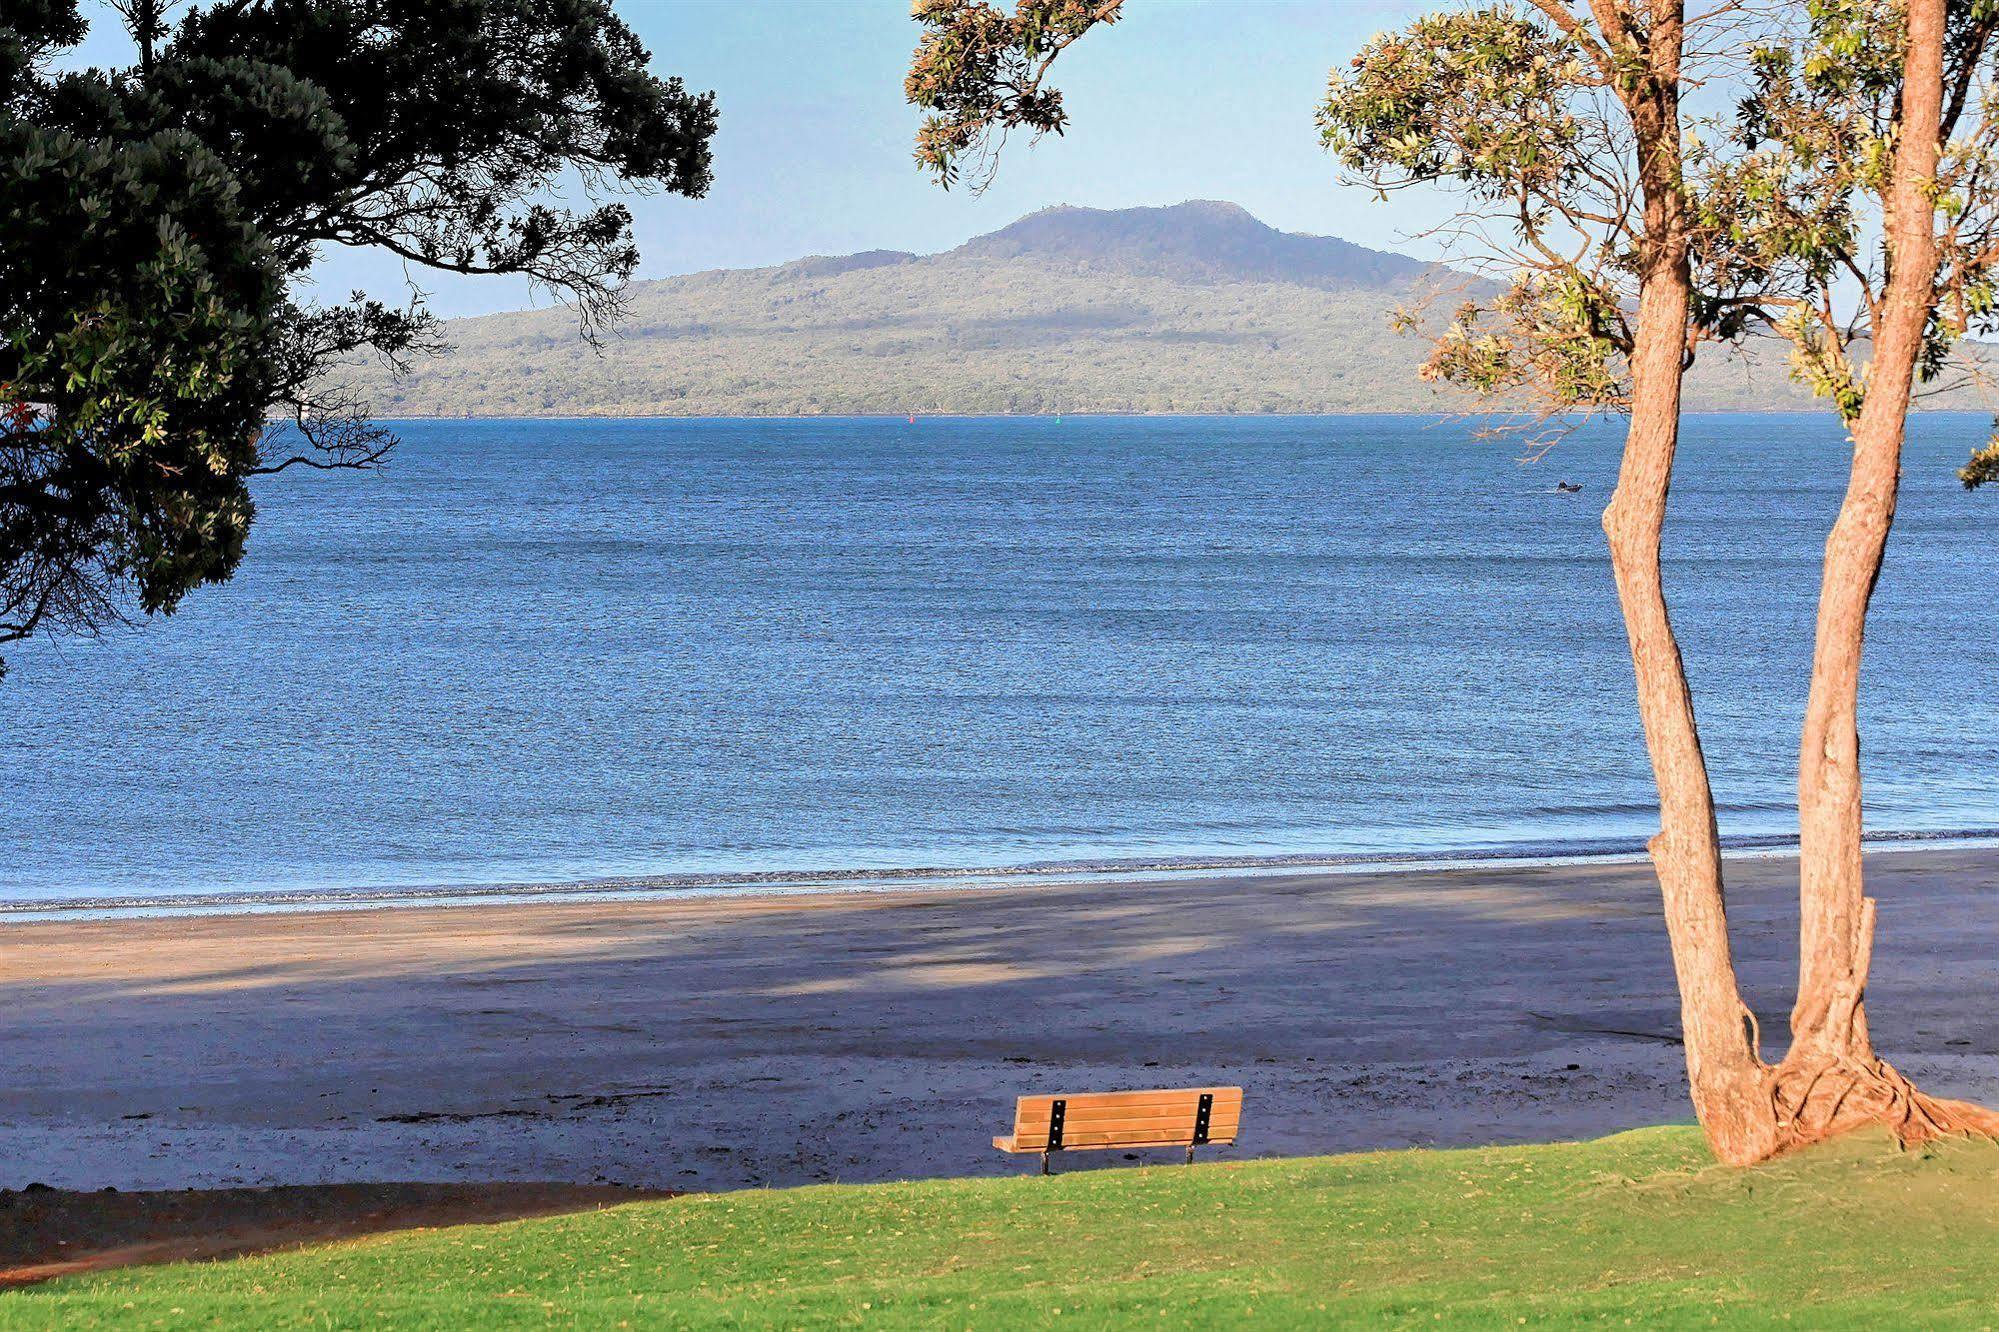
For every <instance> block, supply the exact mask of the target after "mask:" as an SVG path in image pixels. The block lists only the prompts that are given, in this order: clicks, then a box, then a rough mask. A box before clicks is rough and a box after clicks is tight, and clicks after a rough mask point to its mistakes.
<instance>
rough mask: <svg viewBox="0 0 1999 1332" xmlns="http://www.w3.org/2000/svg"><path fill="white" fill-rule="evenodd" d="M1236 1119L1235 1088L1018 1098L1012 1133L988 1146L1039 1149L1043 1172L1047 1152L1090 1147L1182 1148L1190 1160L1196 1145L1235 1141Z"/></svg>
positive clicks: (1237, 1099) (1237, 1095)
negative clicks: (1185, 1150)
mask: <svg viewBox="0 0 1999 1332" xmlns="http://www.w3.org/2000/svg"><path fill="white" fill-rule="evenodd" d="M1241 1119H1242V1088H1240V1087H1182V1088H1177V1089H1174V1090H1169V1091H1127V1092H1090V1093H1086V1094H1084V1095H1081V1096H1070V1095H1064V1096H1023V1097H1021V1098H1020V1100H1019V1101H1018V1102H1017V1103H1016V1104H1015V1107H1014V1112H1013V1135H1012V1136H1011V1137H1006V1138H994V1139H993V1146H995V1147H997V1148H999V1149H1000V1150H1001V1151H1003V1152H1040V1153H1041V1173H1042V1174H1044V1175H1045V1174H1047V1173H1048V1158H1049V1156H1050V1154H1051V1153H1054V1152H1073V1151H1078V1150H1083V1149H1092V1148H1114V1147H1185V1148H1186V1149H1187V1160H1188V1162H1189V1163H1190V1164H1191V1163H1192V1162H1193V1160H1194V1149H1195V1148H1196V1147H1206V1146H1209V1145H1215V1146H1222V1145H1225V1144H1228V1143H1232V1142H1234V1141H1235V1135H1236V1125H1237V1124H1238V1123H1239V1122H1240V1121H1241Z"/></svg>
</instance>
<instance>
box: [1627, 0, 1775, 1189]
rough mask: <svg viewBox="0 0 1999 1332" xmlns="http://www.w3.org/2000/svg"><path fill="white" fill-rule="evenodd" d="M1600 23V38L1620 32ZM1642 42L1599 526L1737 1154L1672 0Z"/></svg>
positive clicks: (1752, 1058)
mask: <svg viewBox="0 0 1999 1332" xmlns="http://www.w3.org/2000/svg"><path fill="white" fill-rule="evenodd" d="M1635 31H1636V29H1629V28H1627V29H1626V32H1635ZM1610 35H1611V36H1612V38H1613V41H1614V42H1615V41H1616V40H1617V38H1618V36H1619V34H1616V33H1612V34H1610ZM1644 40H1645V44H1646V46H1647V47H1648V48H1649V49H1648V51H1647V56H1648V65H1649V69H1648V72H1647V74H1646V76H1645V77H1643V78H1642V79H1641V80H1639V81H1638V82H1637V83H1636V84H1635V86H1633V87H1631V88H1629V89H1627V90H1626V91H1625V92H1624V93H1623V96H1624V98H1625V102H1626V106H1627V107H1628V108H1629V110H1630V112H1631V117H1632V123H1633V128H1634V129H1635V131H1636V140H1637V150H1638V159H1639V176H1640V183H1641V185H1642V187H1643V189H1644V195H1645V235H1644V242H1643V244H1644V249H1643V256H1642V263H1643V268H1642V270H1641V273H1640V279H1639V296H1638V317H1637V324H1636V328H1635V330H1634V333H1633V342H1632V350H1631V357H1630V365H1631V386H1632V396H1631V421H1630V429H1629V432H1628V433H1627V435H1626V437H1625V443H1624V457H1623V461H1622V463H1621V465H1620V467H1619V470H1618V478H1617V489H1616V492H1615V493H1614V494H1612V496H1611V499H1610V504H1609V506H1608V507H1607V508H1605V510H1604V513H1603V527H1604V532H1605V534H1606V536H1608V538H1609V540H1610V555H1611V566H1612V569H1613V570H1614V572H1615V574H1616V578H1617V595H1618V602H1619V604H1620V606H1621V607H1622V608H1623V611H1624V623H1625V630H1626V633H1627V634H1628V636H1629V638H1630V640H1631V663H1632V668H1633V671H1634V674H1635V676H1636V682H1637V692H1638V712H1639V717H1640V719H1641V721H1642V722H1643V724H1644V728H1645V746H1646V749H1647V751H1648V752H1649V753H1650V755H1651V758H1652V775H1653V779H1654V781H1655V782H1656V783H1657V785H1658V788H1659V833H1658V835H1657V836H1656V837H1654V838H1653V839H1652V841H1651V852H1652V862H1653V865H1654V867H1655V868H1656V869H1657V871H1658V876H1659V891H1660V896H1661V899H1662V901H1663V904H1664V909H1665V917H1666V929H1667V933H1668V935H1669V936H1670V937H1671V940H1672V950H1673V967H1674V971H1675V973H1676V974H1677V976H1678V978H1679V986H1680V1020H1681V1025H1682V1029H1683V1031H1684V1033H1685V1037H1686V1052H1687V1076H1688V1080H1689V1083H1690V1085H1691V1090H1692V1093H1693V1102H1694V1110H1695V1113H1696V1114H1698V1115H1699V1117H1700V1122H1701V1127H1702V1128H1703V1129H1705V1130H1706V1132H1707V1138H1708V1142H1709V1143H1710V1145H1712V1147H1713V1148H1714V1152H1715V1155H1717V1156H1718V1157H1720V1158H1721V1159H1722V1160H1724V1161H1727V1162H1730V1163H1733V1164H1747V1163H1749V1162H1752V1161H1758V1160H1761V1159H1763V1158H1764V1157H1767V1156H1770V1155H1771V1154H1773V1153H1774V1152H1775V1151H1777V1150H1778V1149H1779V1145H1780V1144H1779V1139H1778V1134H1777V1124H1776V1118H1775V1111H1774V1107H1773V1103H1772V1101H1771V1096H1770V1088H1769V1081H1768V1070H1767V1068H1766V1067H1765V1065H1764V1064H1763V1061H1762V1060H1761V1058H1760V1057H1759V1056H1758V1054H1757V1031H1756V1022H1755V1018H1754V1017H1753V1016H1752V1015H1751V1014H1750V1012H1749V1009H1748V1007H1747V1006H1746V1005H1745V1004H1744V1003H1743V1002H1742V996H1741V992H1740V990H1739V988H1738V986H1737V983H1736V977H1735V963H1734V960H1733V958H1732V956H1731V954H1730V949H1729V942H1728V913H1727V909H1726V906H1725V903H1724V898H1723V892H1722V866H1721V839H1720V835H1719V832H1718V831H1717V829H1716V826H1715V814H1714V796H1713V792H1712V791H1711V789H1710V787H1709V783H1708V774H1707V761H1706V759H1705V758H1704V757H1703V755H1702V753H1701V742H1700V733H1699V731H1698V729H1697V727H1696V724H1695V719H1694V706H1693V695H1692V693H1691V691H1690V690H1689V688H1688V685H1687V676H1686V667H1685V664H1684V662H1683V661H1682V659H1681V657H1680V648H1679V643H1678V642H1677V641H1676V639H1675V638H1674V636H1673V627H1672V621H1671V618H1670V615H1669V613H1668V609H1667V605H1666V595H1665V584H1664V581H1663V579H1662V577H1661V574H1660V563H1659V558H1660V538H1661V535H1662V533H1663V530H1664V527H1665V521H1666V498H1667V493H1668V491H1669V489H1670V486H1671V482H1672V472H1673V455H1674V451H1675V449H1676V448H1677V446H1678V442H1679V419H1680V381H1681V378H1682V376H1683V374H1684V373H1685V361H1686V348H1687V312H1688V305H1689V302H1690V300H1691V292H1692V285H1693V282H1692V274H1691V271H1690V268H1689V265H1688V260H1687V246H1688V238H1687V218H1686V198H1685V194H1684V191H1683V187H1682V181H1681V162H1680V122H1679V63H1680V44H1681V40H1682V24H1681V7H1680V5H1679V3H1677V0H1654V3H1653V5H1652V13H1651V22H1650V24H1649V30H1648V31H1647V32H1646V34H1645V38H1644Z"/></svg>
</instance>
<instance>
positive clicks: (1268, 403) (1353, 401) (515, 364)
mask: <svg viewBox="0 0 1999 1332" xmlns="http://www.w3.org/2000/svg"><path fill="white" fill-rule="evenodd" d="M1485 287H1486V284H1484V283H1482V282H1481V281H1480V280H1479V279H1477V278H1471V277H1466V276H1465V275H1463V274H1458V273H1454V272H1451V271H1450V270H1447V269H1442V268H1439V267H1437V266H1435V265H1432V264H1428V263H1425V262H1423V261H1421V260H1418V259H1414V258H1411V257H1409V256H1407V255H1401V254H1393V253H1389V252H1385V251H1381V250H1372V249H1368V248H1366V247H1364V246H1360V245H1355V244H1352V243H1351V242H1348V241H1344V240H1340V239H1338V238H1336V237H1332V236H1308V235H1301V234H1297V233H1293V232H1284V231H1278V230H1277V229H1275V228H1273V227H1269V226H1266V225H1265V224H1264V223H1262V222H1260V221H1258V220H1257V219H1256V218H1255V217H1253V216H1251V215H1250V214H1249V213H1248V212H1247V211H1246V210H1244V209H1243V208H1241V207H1238V206H1237V205H1235V204H1230V203H1215V202H1208V201H1193V202H1188V203H1182V204H1176V205H1173V206H1171V207H1165V208H1125V209H1115V210H1100V209H1092V208H1072V207H1057V208H1049V209H1044V210H1042V211H1041V212H1037V213H1033V214H1030V215H1029V216H1027V217H1024V218H1021V219H1020V220H1019V221H1017V222H1015V223H1013V224H1012V225H1010V226H1007V227H1003V228H1001V229H1000V230H998V231H995V232H992V233H990V234H988V235H984V236H979V237H976V238H974V239H972V240H970V241H967V242H966V243H965V244H963V245H960V246H959V247H958V248H956V249H954V250H948V251H945V252H944V253H942V254H933V255H916V254H909V253H906V252H903V251H899V250H869V251H865V252H863V253H860V254H852V255H844V256H839V257H821V256H815V257H811V258H805V259H798V260H795V261H793V262H791V263H788V264H782V265H779V266H778V267H775V268H755V269H729V270H720V271H713V272H706V273H694V274H690V275H687V276H685V277H673V278H666V279H663V280H659V281H653V282H641V283H637V284H635V285H634V286H633V288H632V291H631V303H630V314H629V317H628V318H627V319H626V320H625V321H623V322H622V323H620V324H619V325H618V326H616V327H615V328H614V329H613V330H611V332H610V333H609V334H608V336H607V337H606V338H605V339H604V343H603V346H602V349H601V350H593V349H592V348H590V347H589V346H587V345H585V344H584V343H583V342H582V341H581V340H580V339H579V337H578V336H577V329H576V321H575V316H574V315H573V314H572V313H571V312H570V311H568V310H566V309H560V308H558V309H548V310H534V311H524V312H521V313H516V314H500V315H488V316H484V317H481V318H476V319H461V320H454V321H452V322H450V323H448V324H447V325H446V326H445V333H446V337H447V339H448V341H449V342H450V344H451V349H450V350H449V351H447V352H446V353H445V354H443V355H441V356H438V357H436V358H433V359H430V360H427V361H423V362H421V363H419V365H418V366H417V368H416V370H415V371H414V373H412V374H410V375H408V376H405V377H403V378H400V379H395V378H391V377H390V376H389V375H388V374H387V373H386V372H385V371H383V370H381V369H379V368H376V367H373V366H367V367H354V368H353V369H352V370H351V372H350V373H349V376H348V382H349V383H350V385H351V387H352V388H354V389H355V390H357V391H358V392H359V393H360V394H361V395H362V396H363V397H364V398H365V399H366V400H368V401H370V402H371V403H372V404H373V405H374V408H375V410H376V411H377V412H378V413H379V414H380V415H383V416H386V417H399V416H759V415H781V416H793V415H846V414H852V415H865V414H872V413H882V414H900V413H904V412H914V413H951V414H1006V413H1048V412H1075V413H1089V412H1131V413H1146V412H1166V413H1278V412H1298V413H1314V412H1449V411H1457V410H1463V409H1464V408H1465V406H1466V405H1467V404H1466V401H1465V399H1464V398H1462V397H1461V396H1459V395H1456V394H1454V393H1451V392H1448V391H1444V390H1439V389H1434V388H1432V387H1431V386H1429V385H1427V384H1425V383H1423V382H1422V381H1421V380H1420V379H1418V378H1417V375H1416V367H1417V365H1418V364H1419V363H1420V361H1421V360H1422V356H1423V351H1424V347H1423V343H1422V341H1421V340H1420V339H1416V338H1405V337H1397V336H1395V335H1394V334H1393V333H1391V332H1390V331H1389V327H1388V320H1389V313H1390V311H1392V310H1393V309H1395V308H1396V307H1397V306H1399V305H1405V304H1409V303H1412V302H1415V301H1418V300H1421V299H1422V298H1423V297H1424V296H1425V294H1426V293H1429V294H1431V295H1432V296H1433V298H1436V297H1437V294H1438V293H1441V297H1440V298H1441V299H1444V300H1453V299H1456V298H1457V296H1456V295H1454V294H1453V293H1462V292H1464V291H1465V290H1467V289H1468V288H1469V289H1472V290H1477V289H1480V288H1485ZM1486 289H1489V288H1486ZM1688 390H1689V406H1690V407H1691V408H1692V409H1694V410H1709V411H1721V410H1772V409H1785V408H1802V407H1805V406H1808V405H1810V398H1809V395H1808V394H1806V393H1805V391H1804V390H1802V389H1800V388H1799V387H1798V386H1797V385H1796V384H1794V383H1792V382H1791V381H1790V379H1789V377H1788V376H1787V374H1786V372H1785V368H1784V362H1783V358H1782V356H1781V355H1775V354H1773V355H1770V356H1755V357H1739V356H1737V357H1729V356H1721V355H1710V356H1708V357H1707V358H1706V359H1705V360H1704V361H1703V362H1702V364H1701V365H1700V366H1699V367H1698V368H1697V369H1696V371H1695V373H1694V374H1693V375H1692V376H1691V378H1690V380H1689V383H1688ZM1928 405H1931V406H1950V407H1962V408H1977V407H1984V406H1989V405H1990V403H1989V401H1988V400H1987V396H1982V395H1980V394H1979V393H1976V392H1974V391H1971V390H1959V391H1957V392H1954V393H1952V394H1949V395H1947V396H1945V397H1942V398H1939V399H1935V400H1933V401H1932V402H1931V403H1929V404H1928Z"/></svg>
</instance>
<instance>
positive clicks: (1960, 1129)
mask: <svg viewBox="0 0 1999 1332" xmlns="http://www.w3.org/2000/svg"><path fill="white" fill-rule="evenodd" d="M1770 1099H1771V1107H1772V1110H1773V1111H1774V1113H1775V1115H1776V1119H1777V1141H1776V1149H1775V1150H1774V1151H1773V1152H1772V1153H1771V1155H1772V1156H1779V1155H1783V1154H1785V1153H1788V1152H1792V1151H1797V1150H1799V1149H1800V1148H1804V1147H1809V1146H1811V1145H1813V1144H1814V1143H1820V1142H1824V1141H1826V1140H1827V1139H1828V1138H1835V1137H1838V1136H1840V1135H1841V1134H1844V1133H1850V1132H1852V1131H1853V1130H1854V1129H1858V1128H1867V1127H1871V1126H1879V1127H1882V1128H1886V1129H1887V1130H1888V1131H1889V1132H1890V1133H1893V1134H1894V1135H1895V1137H1896V1139H1897V1140H1898V1141H1899V1142H1900V1143H1901V1144H1902V1145H1903V1146H1904V1147H1914V1146H1917V1145H1918V1144H1921V1143H1924V1142H1929V1141H1931V1140H1933V1139H1936V1138H1950V1137H1986V1138H1999V1111H1995V1110H1990V1109H1987V1108H1986V1107H1984V1106H1982V1105H1973V1104H1972V1103H1971V1102H1969V1101H1950V1100H1945V1099H1943V1098H1941V1097H1936V1096H1931V1095H1929V1094H1928V1093H1927V1092H1923V1091H1921V1090H1919V1089H1918V1088H1917V1087H1916V1085H1915V1084H1914V1083H1912V1082H1910V1081H1909V1079H1908V1078H1906V1077H1905V1076H1903V1075H1902V1073H1901V1072H1899V1071H1898V1070H1897V1069H1895V1068H1894V1067H1893V1066H1892V1065H1890V1064H1889V1063H1888V1062H1887V1061H1886V1060H1883V1059H1881V1058H1879V1057H1877V1056H1875V1055H1874V1054H1873V1053H1871V1052H1868V1053H1864V1054H1863V1053H1853V1054H1828V1053H1819V1052H1813V1053H1809V1054H1799V1055H1795V1056H1793V1057H1792V1058H1788V1059H1786V1060H1785V1061H1784V1062H1783V1063H1782V1064H1779V1065H1778V1066H1776V1067H1775V1068H1772V1069H1771V1070H1770Z"/></svg>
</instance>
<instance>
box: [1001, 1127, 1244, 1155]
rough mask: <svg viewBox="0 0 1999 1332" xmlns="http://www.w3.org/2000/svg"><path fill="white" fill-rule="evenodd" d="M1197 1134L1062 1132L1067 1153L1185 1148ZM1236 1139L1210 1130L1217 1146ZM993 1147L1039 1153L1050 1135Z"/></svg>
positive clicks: (1020, 1137) (1025, 1137) (1210, 1138)
mask: <svg viewBox="0 0 1999 1332" xmlns="http://www.w3.org/2000/svg"><path fill="white" fill-rule="evenodd" d="M1193 1137H1194V1135H1193V1133H1192V1132H1191V1131H1189V1132H1182V1133H1163V1132H1156V1131H1154V1132H1139V1133H1068V1132H1064V1133H1063V1134H1062V1150H1063V1151H1065V1152H1066V1151H1069V1150H1071V1149H1075V1148H1088V1147H1185V1146H1190V1145H1192V1143H1193ZM1235 1138H1236V1135H1235V1133H1234V1131H1233V1130H1231V1131H1230V1132H1228V1133H1210V1134H1209V1135H1208V1144H1209V1145H1211V1146H1215V1147H1226V1146H1228V1145H1229V1144H1230V1143H1232V1142H1234V1141H1235ZM993 1146H995V1147H997V1148H999V1149H1000V1150H1001V1151H1003V1152H1039V1151H1044V1150H1046V1149H1047V1147H1048V1135H1047V1134H1046V1133H1039V1134H1033V1135H1025V1134H1016V1135H1014V1136H1013V1137H1010V1138H994V1139H993Z"/></svg>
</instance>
